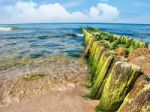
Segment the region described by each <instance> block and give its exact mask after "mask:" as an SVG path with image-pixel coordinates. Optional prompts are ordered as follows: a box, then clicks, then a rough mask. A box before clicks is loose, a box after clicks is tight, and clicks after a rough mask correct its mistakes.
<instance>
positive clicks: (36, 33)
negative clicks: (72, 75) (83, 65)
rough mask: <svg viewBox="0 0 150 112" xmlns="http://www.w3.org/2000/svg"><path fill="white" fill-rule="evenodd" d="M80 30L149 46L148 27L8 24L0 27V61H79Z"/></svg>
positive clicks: (81, 48)
mask: <svg viewBox="0 0 150 112" xmlns="http://www.w3.org/2000/svg"><path fill="white" fill-rule="evenodd" d="M81 27H97V28H100V29H102V30H103V31H107V32H111V33H117V34H120V35H125V36H129V37H131V38H133V39H138V40H143V41H146V42H148V43H150V25H142V24H98V23H97V24H69V23H68V24H48V23H45V24H7V25H0V60H5V59H9V58H24V57H30V58H39V57H42V56H46V55H55V54H61V55H68V56H73V57H78V56H80V54H81V53H82V52H83V49H84V46H83V38H82V35H81V34H82V31H81Z"/></svg>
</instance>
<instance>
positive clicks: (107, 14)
mask: <svg viewBox="0 0 150 112" xmlns="http://www.w3.org/2000/svg"><path fill="white" fill-rule="evenodd" d="M87 12H89V13H83V12H81V11H75V12H69V11H68V10H67V9H66V8H65V7H64V6H63V5H61V4H60V3H54V4H41V5H38V4H37V3H35V2H17V3H16V4H15V5H8V6H4V7H1V8H0V13H1V16H0V23H29V22H113V21H114V22H115V21H116V20H117V19H118V16H119V11H118V9H117V8H116V7H114V6H111V5H109V4H106V3H99V4H97V6H93V7H91V8H90V9H87Z"/></svg>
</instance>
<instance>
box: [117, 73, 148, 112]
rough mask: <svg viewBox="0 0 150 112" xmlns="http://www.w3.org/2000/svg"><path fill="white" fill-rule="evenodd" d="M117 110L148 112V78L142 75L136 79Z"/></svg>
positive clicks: (121, 111)
mask: <svg viewBox="0 0 150 112" xmlns="http://www.w3.org/2000/svg"><path fill="white" fill-rule="evenodd" d="M118 112H150V79H149V78H148V77H146V76H144V75H142V76H140V77H139V78H138V80H137V81H136V83H135V85H134V87H133V89H132V90H131V91H130V92H129V93H128V95H127V96H126V98H125V99H124V102H123V103H122V105H121V107H120V108H119V110H118Z"/></svg>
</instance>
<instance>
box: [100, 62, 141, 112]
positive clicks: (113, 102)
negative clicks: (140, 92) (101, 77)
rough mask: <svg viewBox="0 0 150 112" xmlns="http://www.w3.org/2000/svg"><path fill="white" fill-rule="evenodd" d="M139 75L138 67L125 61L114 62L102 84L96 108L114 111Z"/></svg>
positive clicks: (107, 111) (109, 111)
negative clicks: (102, 87)
mask: <svg viewBox="0 0 150 112" xmlns="http://www.w3.org/2000/svg"><path fill="white" fill-rule="evenodd" d="M139 75H140V69H139V67H137V66H135V65H134V67H133V66H132V65H130V64H129V63H127V62H126V63H125V62H116V64H115V65H114V67H113V68H112V70H111V72H110V74H109V76H108V79H107V81H106V83H105V85H104V89H103V93H102V96H101V98H100V103H99V105H98V107H97V109H98V110H101V111H106V112H112V111H116V110H117V109H118V108H119V106H120V105H121V103H122V102H123V99H124V98H125V96H126V94H127V92H128V91H129V89H131V86H132V85H133V82H134V81H135V80H136V78H137V77H138V76H139Z"/></svg>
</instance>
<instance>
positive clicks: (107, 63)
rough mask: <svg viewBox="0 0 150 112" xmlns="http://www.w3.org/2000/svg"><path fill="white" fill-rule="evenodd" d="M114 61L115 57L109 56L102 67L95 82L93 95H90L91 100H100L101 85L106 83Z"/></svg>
mask: <svg viewBox="0 0 150 112" xmlns="http://www.w3.org/2000/svg"><path fill="white" fill-rule="evenodd" d="M113 59H114V56H113V55H112V56H109V57H108V58H107V59H106V61H105V63H104V65H103V66H102V69H101V71H100V72H99V74H98V77H97V78H96V80H95V82H94V85H93V87H92V90H91V93H90V98H92V99H98V98H99V97H100V96H101V94H98V91H99V89H100V88H101V85H102V83H103V81H104V78H105V77H106V75H107V73H108V71H109V69H110V66H111V64H112V61H113Z"/></svg>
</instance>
